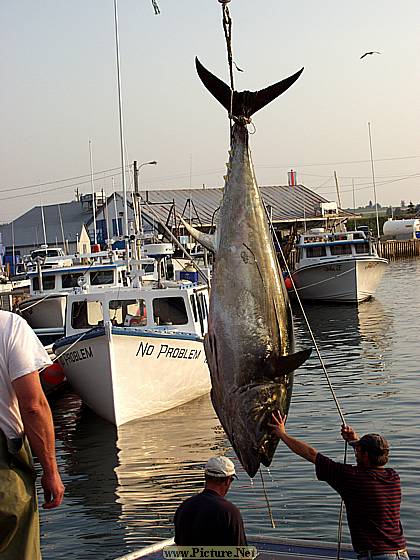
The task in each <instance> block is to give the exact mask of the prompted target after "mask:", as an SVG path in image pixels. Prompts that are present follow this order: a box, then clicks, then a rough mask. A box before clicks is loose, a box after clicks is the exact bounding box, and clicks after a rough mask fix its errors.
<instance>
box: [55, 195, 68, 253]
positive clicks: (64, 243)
mask: <svg viewBox="0 0 420 560" xmlns="http://www.w3.org/2000/svg"><path fill="white" fill-rule="evenodd" d="M57 206H58V215H59V217H60V227H61V238H62V240H63V251H64V252H65V253H66V254H67V251H66V241H65V239H64V227H63V218H62V216H61V208H60V205H59V204H57Z"/></svg>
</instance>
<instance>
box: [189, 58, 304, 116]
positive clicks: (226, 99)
mask: <svg viewBox="0 0 420 560" xmlns="http://www.w3.org/2000/svg"><path fill="white" fill-rule="evenodd" d="M195 67H196V69H197V73H198V75H199V76H200V79H201V81H202V82H203V84H204V85H205V87H206V88H207V89H208V90H209V92H210V93H211V94H212V95H213V96H214V97H215V98H216V99H217V101H219V103H221V104H222V105H223V107H224V108H225V109H226V110H227V111H228V112H229V113H230V109H231V89H230V87H229V86H228V85H227V84H225V82H223V81H222V80H220V79H219V78H218V77H217V76H215V75H214V74H212V73H211V72H209V71H208V70H207V69H206V68H204V66H203V65H202V64H201V62H200V61H199V60H198V58H197V57H196V59H195ZM302 72H303V68H301V69H300V70H299V71H298V72H296V74H293V76H289V77H288V78H285V79H284V80H281V81H280V82H277V83H276V84H273V85H271V86H268V87H266V88H265V89H261V90H260V91H234V92H233V106H232V116H233V117H246V118H249V117H250V116H251V115H253V114H254V113H256V112H257V111H259V109H262V108H263V107H265V105H268V103H270V101H273V99H275V98H276V97H278V96H279V95H281V94H282V93H284V92H285V91H286V90H287V89H289V87H290V86H291V85H293V84H294V83H295V82H296V80H297V79H298V78H299V76H300V75H301V74H302Z"/></svg>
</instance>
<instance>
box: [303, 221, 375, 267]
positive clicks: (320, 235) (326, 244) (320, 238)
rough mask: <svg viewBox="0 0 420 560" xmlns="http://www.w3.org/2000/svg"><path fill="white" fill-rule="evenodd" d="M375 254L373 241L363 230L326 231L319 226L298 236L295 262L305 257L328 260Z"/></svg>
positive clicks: (305, 258) (304, 259)
mask: <svg viewBox="0 0 420 560" xmlns="http://www.w3.org/2000/svg"><path fill="white" fill-rule="evenodd" d="M372 255H376V250H375V248H374V245H373V243H372V242H371V241H370V239H369V238H367V237H366V235H365V233H364V232H363V231H349V232H338V233H326V232H324V231H323V230H322V228H320V230H319V231H318V230H317V231H312V232H309V233H307V234H306V233H305V234H303V235H301V236H300V238H299V242H298V243H297V244H296V264H298V263H301V261H306V260H307V259H316V260H323V259H326V260H330V259H337V258H351V257H358V258H360V257H363V256H367V257H368V256H372Z"/></svg>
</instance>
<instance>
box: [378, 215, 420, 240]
mask: <svg viewBox="0 0 420 560" xmlns="http://www.w3.org/2000/svg"><path fill="white" fill-rule="evenodd" d="M383 232H384V236H385V237H386V238H387V239H400V240H402V239H416V238H417V239H420V220H419V219H418V218H413V219H411V220H393V219H392V218H389V219H388V221H386V222H385V223H384V228H383Z"/></svg>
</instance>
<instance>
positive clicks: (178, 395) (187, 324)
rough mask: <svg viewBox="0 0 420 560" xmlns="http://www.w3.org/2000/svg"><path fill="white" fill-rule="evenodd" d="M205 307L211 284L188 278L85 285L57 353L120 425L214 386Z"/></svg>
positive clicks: (95, 405) (75, 381)
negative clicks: (132, 284) (135, 284)
mask: <svg viewBox="0 0 420 560" xmlns="http://www.w3.org/2000/svg"><path fill="white" fill-rule="evenodd" d="M207 310H208V290H207V286H204V285H201V286H200V285H193V284H192V283H191V282H180V283H175V282H167V281H166V282H165V281H162V282H161V284H160V287H157V288H155V287H153V286H141V287H139V288H122V289H120V290H115V289H109V290H106V289H104V290H94V291H92V292H89V291H85V290H83V289H80V290H79V293H73V294H69V296H68V301H67V316H66V336H65V337H64V338H62V339H60V340H58V341H57V342H56V343H55V344H54V346H53V348H54V352H55V354H56V355H57V356H59V362H60V364H61V365H62V366H63V368H64V372H65V375H66V378H67V380H68V381H69V383H70V384H71V385H72V386H73V388H74V389H75V390H76V392H77V393H78V394H79V395H80V396H81V398H82V399H83V401H84V402H85V403H86V404H87V405H88V406H89V407H90V408H91V409H92V410H94V411H95V412H96V413H97V414H98V415H99V416H102V417H103V418H105V419H106V420H108V421H110V422H112V423H113V424H115V425H117V426H118V425H121V424H124V423H126V422H129V421H130V420H133V419H135V418H141V417H145V416H150V415H152V414H157V413H159V412H163V411H164V410H169V409H171V408H174V407H176V406H179V405H181V404H184V403H186V402H188V401H190V400H193V399H195V398H197V397H199V396H201V395H203V394H205V393H207V392H208V391H209V390H210V376H209V371H208V367H207V362H206V358H205V353H204V346H203V337H204V334H205V333H206V331H207Z"/></svg>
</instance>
